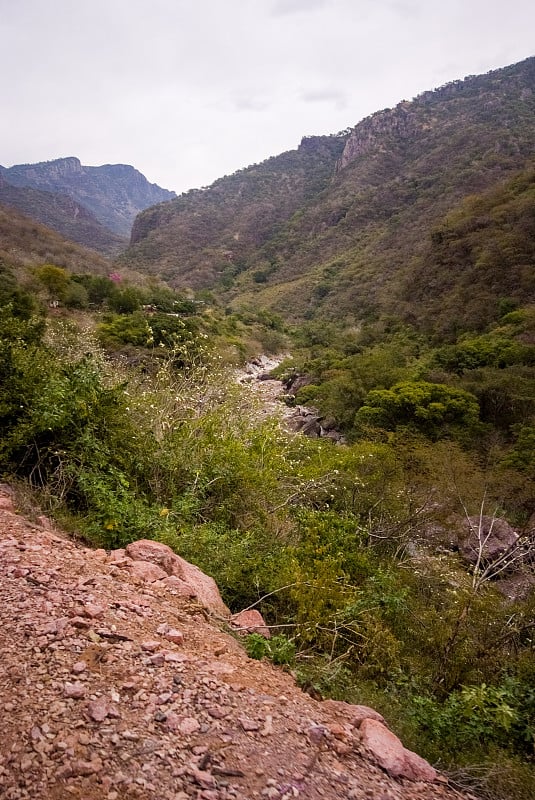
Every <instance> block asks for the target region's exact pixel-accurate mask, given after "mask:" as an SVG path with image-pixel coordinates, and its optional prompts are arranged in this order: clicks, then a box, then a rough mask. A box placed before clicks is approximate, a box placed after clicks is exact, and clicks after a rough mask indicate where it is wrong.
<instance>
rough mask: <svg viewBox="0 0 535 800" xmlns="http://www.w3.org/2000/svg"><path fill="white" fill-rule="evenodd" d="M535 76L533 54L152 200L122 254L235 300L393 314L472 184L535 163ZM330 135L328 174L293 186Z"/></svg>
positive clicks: (294, 309)
mask: <svg viewBox="0 0 535 800" xmlns="http://www.w3.org/2000/svg"><path fill="white" fill-rule="evenodd" d="M534 90H535V59H528V60H526V61H524V62H522V63H520V64H517V65H514V66H512V67H507V68H505V69H502V70H497V71H495V72H491V73H489V74H488V75H483V76H476V77H470V78H467V79H465V80H464V81H458V82H455V83H453V84H450V85H448V86H445V87H442V88H441V89H438V90H436V91H432V92H425V93H424V94H423V95H421V96H420V97H418V98H417V99H416V100H413V101H411V102H405V101H404V102H402V103H400V104H399V105H398V106H396V108H394V109H391V110H387V111H380V112H378V113H377V114H374V115H373V116H372V117H370V118H368V119H366V120H364V121H363V122H361V123H359V124H358V125H357V126H356V127H355V128H354V129H353V131H352V132H351V133H350V134H349V136H348V135H347V134H344V135H341V136H336V137H333V138H332V140H329V138H327V139H325V138H321V139H320V140H314V139H313V140H311V141H309V140H304V142H303V143H302V144H301V147H300V148H299V149H298V150H297V151H294V152H292V153H288V154H285V155H284V156H280V157H278V158H276V159H270V160H269V161H268V162H265V163H264V164H262V165H258V166H255V167H250V168H248V169H245V170H242V171H241V172H240V173H237V174H236V175H233V176H230V177H226V178H222V179H220V180H219V181H217V182H216V183H215V184H214V185H213V186H212V187H209V188H207V189H206V190H203V191H201V192H192V193H190V194H188V195H184V196H182V197H181V198H178V199H177V200H176V201H173V202H172V203H170V204H164V205H161V206H158V207H157V208H155V209H151V210H150V211H148V212H145V214H144V215H142V216H141V217H140V218H139V219H138V220H137V222H136V224H135V226H134V235H133V240H132V243H133V247H132V248H131V249H130V250H129V251H128V252H127V254H126V256H125V259H126V261H127V262H128V261H132V262H134V261H135V262H136V263H139V260H142V261H143V263H144V268H145V269H146V270H148V271H150V272H152V273H157V274H165V277H166V279H167V280H169V281H170V282H171V283H172V284H173V285H175V286H181V287H185V286H188V285H194V286H196V287H201V286H202V287H209V288H216V289H217V290H218V291H220V290H221V289H222V288H223V289H227V290H228V293H227V298H228V299H229V300H230V301H231V302H232V304H233V306H234V307H239V306H244V305H247V304H252V305H254V306H255V307H258V306H261V307H268V308H270V309H272V310H274V311H277V312H279V313H281V314H283V315H284V316H285V317H286V318H287V319H288V318H292V319H294V320H298V319H303V318H307V317H308V318H310V317H321V318H324V319H339V318H340V314H341V313H342V314H343V315H344V316H345V317H346V318H347V319H348V320H352V321H355V320H357V321H358V320H361V319H363V318H364V319H367V318H370V317H374V316H375V317H376V316H377V315H378V314H381V313H390V312H392V313H396V314H397V313H399V303H400V302H401V301H403V300H404V297H403V291H404V286H407V285H408V286H410V285H411V284H412V282H413V281H414V279H415V277H414V275H413V269H414V270H416V271H417V272H418V273H421V266H420V265H421V260H422V258H423V257H425V248H426V247H427V246H428V243H429V241H430V238H431V236H432V234H433V230H434V228H435V226H436V225H439V224H440V223H441V221H442V220H443V219H444V217H445V216H446V215H447V214H448V213H449V212H450V211H454V210H455V209H456V208H457V206H458V204H459V203H460V202H461V201H462V199H463V198H465V197H467V196H468V195H472V194H478V193H480V192H482V191H485V190H487V189H491V188H492V187H494V186H497V185H498V184H500V183H501V182H502V181H506V180H508V179H509V178H511V177H512V176H513V175H514V174H515V173H517V172H518V171H520V170H524V169H526V167H528V166H529V165H530V160H531V158H532V155H533V152H534V148H535V124H534V123H535V94H534ZM329 141H330V144H331V150H332V151H333V152H332V154H331V157H330V159H325V160H324V161H323V162H322V171H321V180H318V181H316V182H315V184H312V185H308V186H307V190H306V192H301V193H296V188H297V187H299V186H301V185H302V182H303V179H304V178H305V179H306V174H305V176H303V170H308V171H309V172H310V170H311V167H312V166H313V164H311V162H310V158H309V160H308V161H305V160H304V155H305V153H307V152H308V150H309V149H311V150H312V151H316V150H317V147H318V144H319V143H321V145H322V151H321V152H323V151H324V148H325V142H329ZM342 145H343V150H342ZM311 155H312V153H311ZM335 162H336V163H335ZM314 163H315V162H314ZM316 172H317V168H316V167H315V166H314V169H313V171H312V172H311V173H310V175H311V177H312V176H315V175H316ZM268 174H269V176H270V179H269V180H267V177H264V179H263V180H260V177H261V176H262V175H264V176H267V175H268ZM275 186H276V191H274V187H275ZM281 197H282V198H283V202H282V203H281ZM284 198H285V200H284ZM290 198H291V201H290ZM273 214H275V220H273ZM222 218H223V219H225V220H226V222H225V224H224V225H223V226H222V225H221V223H220V220H221V219H222ZM273 221H275V222H276V223H277V224H276V226H273ZM420 284H421V280H420ZM428 299H429V301H430V302H431V300H432V292H430V293H429V294H428V296H426V298H425V300H424V299H423V298H422V296H421V293H420V296H419V298H418V304H419V305H420V306H421V305H425V303H427V301H428Z"/></svg>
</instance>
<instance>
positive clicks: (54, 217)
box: [0, 175, 127, 256]
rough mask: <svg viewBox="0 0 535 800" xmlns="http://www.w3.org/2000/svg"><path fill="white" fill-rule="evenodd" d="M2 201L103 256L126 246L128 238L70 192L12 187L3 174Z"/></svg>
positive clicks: (114, 253)
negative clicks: (111, 227)
mask: <svg viewBox="0 0 535 800" xmlns="http://www.w3.org/2000/svg"><path fill="white" fill-rule="evenodd" d="M0 203H2V204H3V205H5V206H10V207H11V208H14V209H16V210H18V211H21V212H22V213H23V214H25V215H26V216H28V217H31V218H32V219H34V220H36V221H37V222H40V223H42V224H43V225H46V226H47V227H48V228H52V230H55V231H57V232H58V233H61V234H62V235H63V236H65V238H67V239H70V240H71V241H73V242H77V243H78V244H81V245H85V246H86V247H91V248H92V249H93V250H96V251H97V252H99V253H102V254H103V255H106V256H115V255H117V254H118V253H119V252H120V251H121V250H123V249H124V247H125V246H126V241H127V240H126V239H124V238H122V237H121V236H118V235H117V234H115V233H113V232H112V231H110V230H109V229H108V228H106V227H105V226H104V225H102V223H100V222H99V221H98V220H97V218H96V217H95V216H94V215H93V214H91V212H90V211H88V210H87V209H86V208H85V206H83V205H81V204H80V203H78V202H77V201H76V200H74V199H73V198H72V197H67V195H63V194H56V193H53V192H45V191H42V190H40V189H32V188H30V187H26V186H12V185H11V184H9V183H8V182H7V181H6V180H4V178H3V177H2V175H0Z"/></svg>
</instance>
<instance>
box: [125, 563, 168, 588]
mask: <svg viewBox="0 0 535 800" xmlns="http://www.w3.org/2000/svg"><path fill="white" fill-rule="evenodd" d="M125 566H126V569H127V570H128V572H129V573H130V575H132V577H133V578H138V580H141V581H146V582H147V583H154V582H155V581H161V580H162V578H167V572H164V571H163V569H162V568H161V567H159V566H158V565H157V564H151V563H150V561H137V560H136V561H127V562H126V565H125Z"/></svg>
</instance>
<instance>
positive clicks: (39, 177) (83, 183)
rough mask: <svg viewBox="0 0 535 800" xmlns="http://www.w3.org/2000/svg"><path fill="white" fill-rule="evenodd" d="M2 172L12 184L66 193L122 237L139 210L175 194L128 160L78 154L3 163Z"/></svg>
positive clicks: (0, 171) (168, 198)
mask: <svg viewBox="0 0 535 800" xmlns="http://www.w3.org/2000/svg"><path fill="white" fill-rule="evenodd" d="M0 174H2V175H3V177H4V179H5V180H6V181H7V182H8V183H10V184H12V185H13V186H19V187H30V188H33V189H39V190H41V191H46V192H53V193H57V194H61V195H67V196H68V197H70V198H72V200H74V201H76V202H77V203H80V204H81V205H83V206H84V207H85V208H86V209H87V210H88V211H90V212H91V213H92V214H93V215H94V216H95V217H96V218H97V220H98V221H99V222H100V223H101V224H102V225H104V226H105V227H106V228H109V229H110V230H111V231H113V232H114V233H115V234H117V235H118V236H122V237H127V236H129V235H130V229H131V227H132V222H133V220H134V218H135V217H136V214H138V213H139V212H140V211H142V210H143V209H144V208H147V207H148V206H152V205H154V204H155V203H160V202H162V201H163V200H170V199H171V198H172V197H174V196H175V193H174V192H170V191H168V190H167V189H162V188H160V187H159V186H157V185H156V184H155V183H149V182H148V180H147V179H146V178H145V176H144V175H142V174H141V173H140V172H138V170H136V169H134V167H131V166H128V165H126V164H105V165H103V166H100V167H87V166H84V165H83V164H81V163H80V160H79V159H78V158H75V157H69V158H59V159H56V160H55V161H44V162H41V163H39V164H17V165H15V166H13V167H9V168H6V167H0ZM61 232H63V231H61Z"/></svg>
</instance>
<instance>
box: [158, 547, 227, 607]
mask: <svg viewBox="0 0 535 800" xmlns="http://www.w3.org/2000/svg"><path fill="white" fill-rule="evenodd" d="M173 558H174V560H173V569H172V574H173V575H175V576H176V577H177V578H180V579H181V580H182V581H184V583H185V584H187V585H188V586H189V587H191V589H192V591H193V593H194V596H195V597H196V598H197V600H198V601H199V603H200V604H201V605H203V606H204V607H205V608H207V609H208V610H209V611H212V612H214V613H215V614H219V615H220V616H223V617H229V616H230V611H229V609H228V608H227V606H226V605H225V604H224V602H223V600H222V598H221V595H220V593H219V589H218V588H217V583H216V582H215V581H214V579H213V578H211V577H210V576H209V575H206V574H205V573H204V572H202V570H200V569H199V567H196V566H195V564H190V563H189V561H185V559H183V558H181V557H180V556H177V555H176V554H175V553H173Z"/></svg>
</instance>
